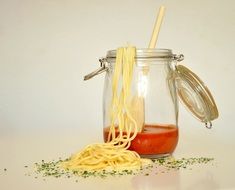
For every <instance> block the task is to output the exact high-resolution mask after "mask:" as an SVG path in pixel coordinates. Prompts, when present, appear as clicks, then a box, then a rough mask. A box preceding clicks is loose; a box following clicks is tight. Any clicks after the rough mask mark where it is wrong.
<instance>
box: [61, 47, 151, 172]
mask: <svg viewBox="0 0 235 190" xmlns="http://www.w3.org/2000/svg"><path fill="white" fill-rule="evenodd" d="M135 56H136V48H135V47H131V46H128V47H122V48H118V49H117V52H116V62H115V67H114V73H113V78H112V102H111V109H110V110H111V111H110V121H111V125H110V129H109V134H108V142H106V143H96V144H91V145H88V146H87V147H85V148H84V149H83V150H81V151H80V152H78V153H76V154H74V155H72V156H71V157H70V158H69V159H68V160H66V161H64V162H62V167H63V168H65V169H67V170H71V171H81V170H84V171H85V170H86V171H94V170H125V169H128V170H131V169H137V170H138V169H140V168H141V167H142V166H143V164H145V163H149V162H151V160H148V159H142V158H140V156H139V155H138V153H136V152H134V151H130V150H128V148H129V147H130V144H131V141H132V140H133V139H134V138H135V137H136V135H137V133H138V127H139V126H138V125H139V124H138V123H137V121H136V116H133V114H132V113H133V112H132V111H131V105H132V99H133V98H134V97H133V96H132V94H131V82H132V76H133V69H134V66H135ZM120 87H121V88H120ZM117 131H118V133H117Z"/></svg>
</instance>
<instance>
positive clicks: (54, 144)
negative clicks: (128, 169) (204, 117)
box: [0, 128, 235, 190]
mask: <svg viewBox="0 0 235 190" xmlns="http://www.w3.org/2000/svg"><path fill="white" fill-rule="evenodd" d="M88 129H89V128H87V129H83V130H81V129H72V128H67V129H66V130H65V129H50V130H48V129H43V128H42V129H41V130H30V129H28V130H22V131H20V130H19V131H17V132H16V131H14V132H11V131H8V133H5V134H2V135H1V138H0V150H1V156H0V189H1V190H13V189H35V190H36V189H40V190H41V189H57V190H59V189H71V190H72V189H107V190H110V189H112V190H116V189H118V190H120V189H126V190H127V189H128V190H129V189H130V190H134V189H135V190H145V189H146V190H147V189H172V190H174V189H180V190H181V189H190V190H193V189H205V190H210V189H211V190H214V189H235V178H234V171H235V164H234V161H235V154H234V144H233V143H232V141H227V140H223V139H220V138H217V137H216V136H214V135H213V129H212V131H208V130H207V129H203V128H198V129H195V131H189V130H188V131H187V130H185V129H182V130H181V133H180V141H179V144H178V146H177V149H176V151H175V153H174V157H175V158H182V157H185V158H189V157H200V156H203V157H213V158H214V159H215V160H214V161H213V162H212V163H208V164H205V165H198V166H195V167H193V169H192V170H189V169H180V170H177V171H170V172H166V173H158V174H150V175H149V176H145V175H143V174H140V175H135V176H124V177H108V178H105V179H101V178H94V177H90V178H86V179H84V178H53V177H47V178H45V180H43V179H44V178H43V177H40V176H38V175H34V173H32V172H31V171H32V169H31V167H32V165H33V163H35V162H40V161H41V160H42V159H44V160H45V161H50V160H53V159H58V158H59V157H63V158H66V157H67V156H69V155H70V154H71V153H72V152H75V151H77V150H79V149H80V148H82V147H83V146H84V145H86V144H88V143H92V142H97V141H101V140H102V135H101V134H102V133H101V132H102V131H101V130H100V131H98V130H97V131H95V130H94V131H93V132H90V133H89V130H88ZM195 133H197V134H195ZM25 165H27V166H29V168H25V167H24V166H25ZM4 168H6V169H7V171H4ZM28 173H31V176H27V175H25V174H28ZM154 173H155V172H154ZM35 176H38V178H37V179H35V178H34V177H35ZM76 180H77V182H76Z"/></svg>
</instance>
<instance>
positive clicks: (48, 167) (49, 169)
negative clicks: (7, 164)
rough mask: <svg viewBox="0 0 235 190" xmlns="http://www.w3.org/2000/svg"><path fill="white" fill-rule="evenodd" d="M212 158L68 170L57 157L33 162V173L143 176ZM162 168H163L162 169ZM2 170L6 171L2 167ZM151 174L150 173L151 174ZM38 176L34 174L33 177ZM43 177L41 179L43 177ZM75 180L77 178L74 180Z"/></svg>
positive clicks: (203, 161) (205, 161)
mask: <svg viewBox="0 0 235 190" xmlns="http://www.w3.org/2000/svg"><path fill="white" fill-rule="evenodd" d="M213 160H214V158H206V157H198V158H180V159H175V158H173V157H164V158H157V159H153V160H152V161H153V164H150V165H148V166H146V167H144V168H140V169H139V170H127V169H125V170H120V171H119V170H97V171H87V170H76V171H70V170H66V169H63V168H62V167H61V163H62V162H63V160H62V159H61V158H59V160H58V161H54V160H53V161H50V162H46V161H45V160H42V161H41V162H40V163H35V164H34V166H35V173H36V174H37V175H41V176H42V177H44V178H45V177H55V178H60V177H66V178H71V177H82V178H88V177H100V178H106V177H109V176H115V177H116V176H126V175H136V174H142V175H144V176H149V175H150V173H152V171H153V170H154V169H157V172H155V175H158V174H161V173H166V172H169V171H171V170H180V169H189V170H192V167H191V166H193V165H202V164H207V163H209V162H212V161H213ZM25 168H28V166H25ZM158 168H161V170H159V171H158ZM162 168H163V170H162ZM4 171H6V170H5V169H4ZM151 175H152V174H151ZM37 178H38V177H37V176H36V177H35V179H37ZM44 178H43V179H44ZM76 182H77V180H76Z"/></svg>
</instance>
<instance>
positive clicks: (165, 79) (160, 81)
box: [103, 49, 178, 157]
mask: <svg viewBox="0 0 235 190" xmlns="http://www.w3.org/2000/svg"><path fill="white" fill-rule="evenodd" d="M172 57H173V54H172V52H171V50H168V49H157V50H148V49H137V53H136V59H135V62H136V63H135V67H134V70H133V77H132V83H131V95H132V97H137V98H138V97H143V101H144V106H138V105H137V107H135V106H136V105H135V104H133V110H135V109H136V110H138V109H142V110H141V112H143V113H144V114H143V128H142V131H139V132H138V134H137V136H136V137H135V139H134V140H132V142H131V146H130V148H129V149H130V150H133V151H136V152H137V153H138V154H140V155H141V156H142V157H161V156H167V155H170V154H172V153H173V151H174V150H175V148H176V145H177V143H178V99H177V94H176V88H175V80H174V70H175V63H174V61H173V58H172ZM107 63H108V70H107V71H106V76H105V82H104V93H103V127H104V130H103V131H104V141H105V142H106V141H107V136H108V131H109V126H110V125H111V121H110V106H111V102H112V77H113V71H114V67H115V51H109V52H108V53H107ZM133 113H134V112H133ZM137 119H140V118H139V117H137ZM116 125H118V123H116Z"/></svg>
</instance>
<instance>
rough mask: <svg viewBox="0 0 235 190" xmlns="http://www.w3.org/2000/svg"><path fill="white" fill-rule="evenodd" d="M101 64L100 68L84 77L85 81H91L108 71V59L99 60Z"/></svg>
mask: <svg viewBox="0 0 235 190" xmlns="http://www.w3.org/2000/svg"><path fill="white" fill-rule="evenodd" d="M99 62H100V68H99V69H97V70H95V71H93V72H91V73H89V74H88V75H86V76H84V80H89V79H91V78H93V77H94V76H96V75H98V74H101V73H103V72H104V71H107V70H108V66H107V64H108V62H107V59H106V58H101V59H99Z"/></svg>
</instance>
